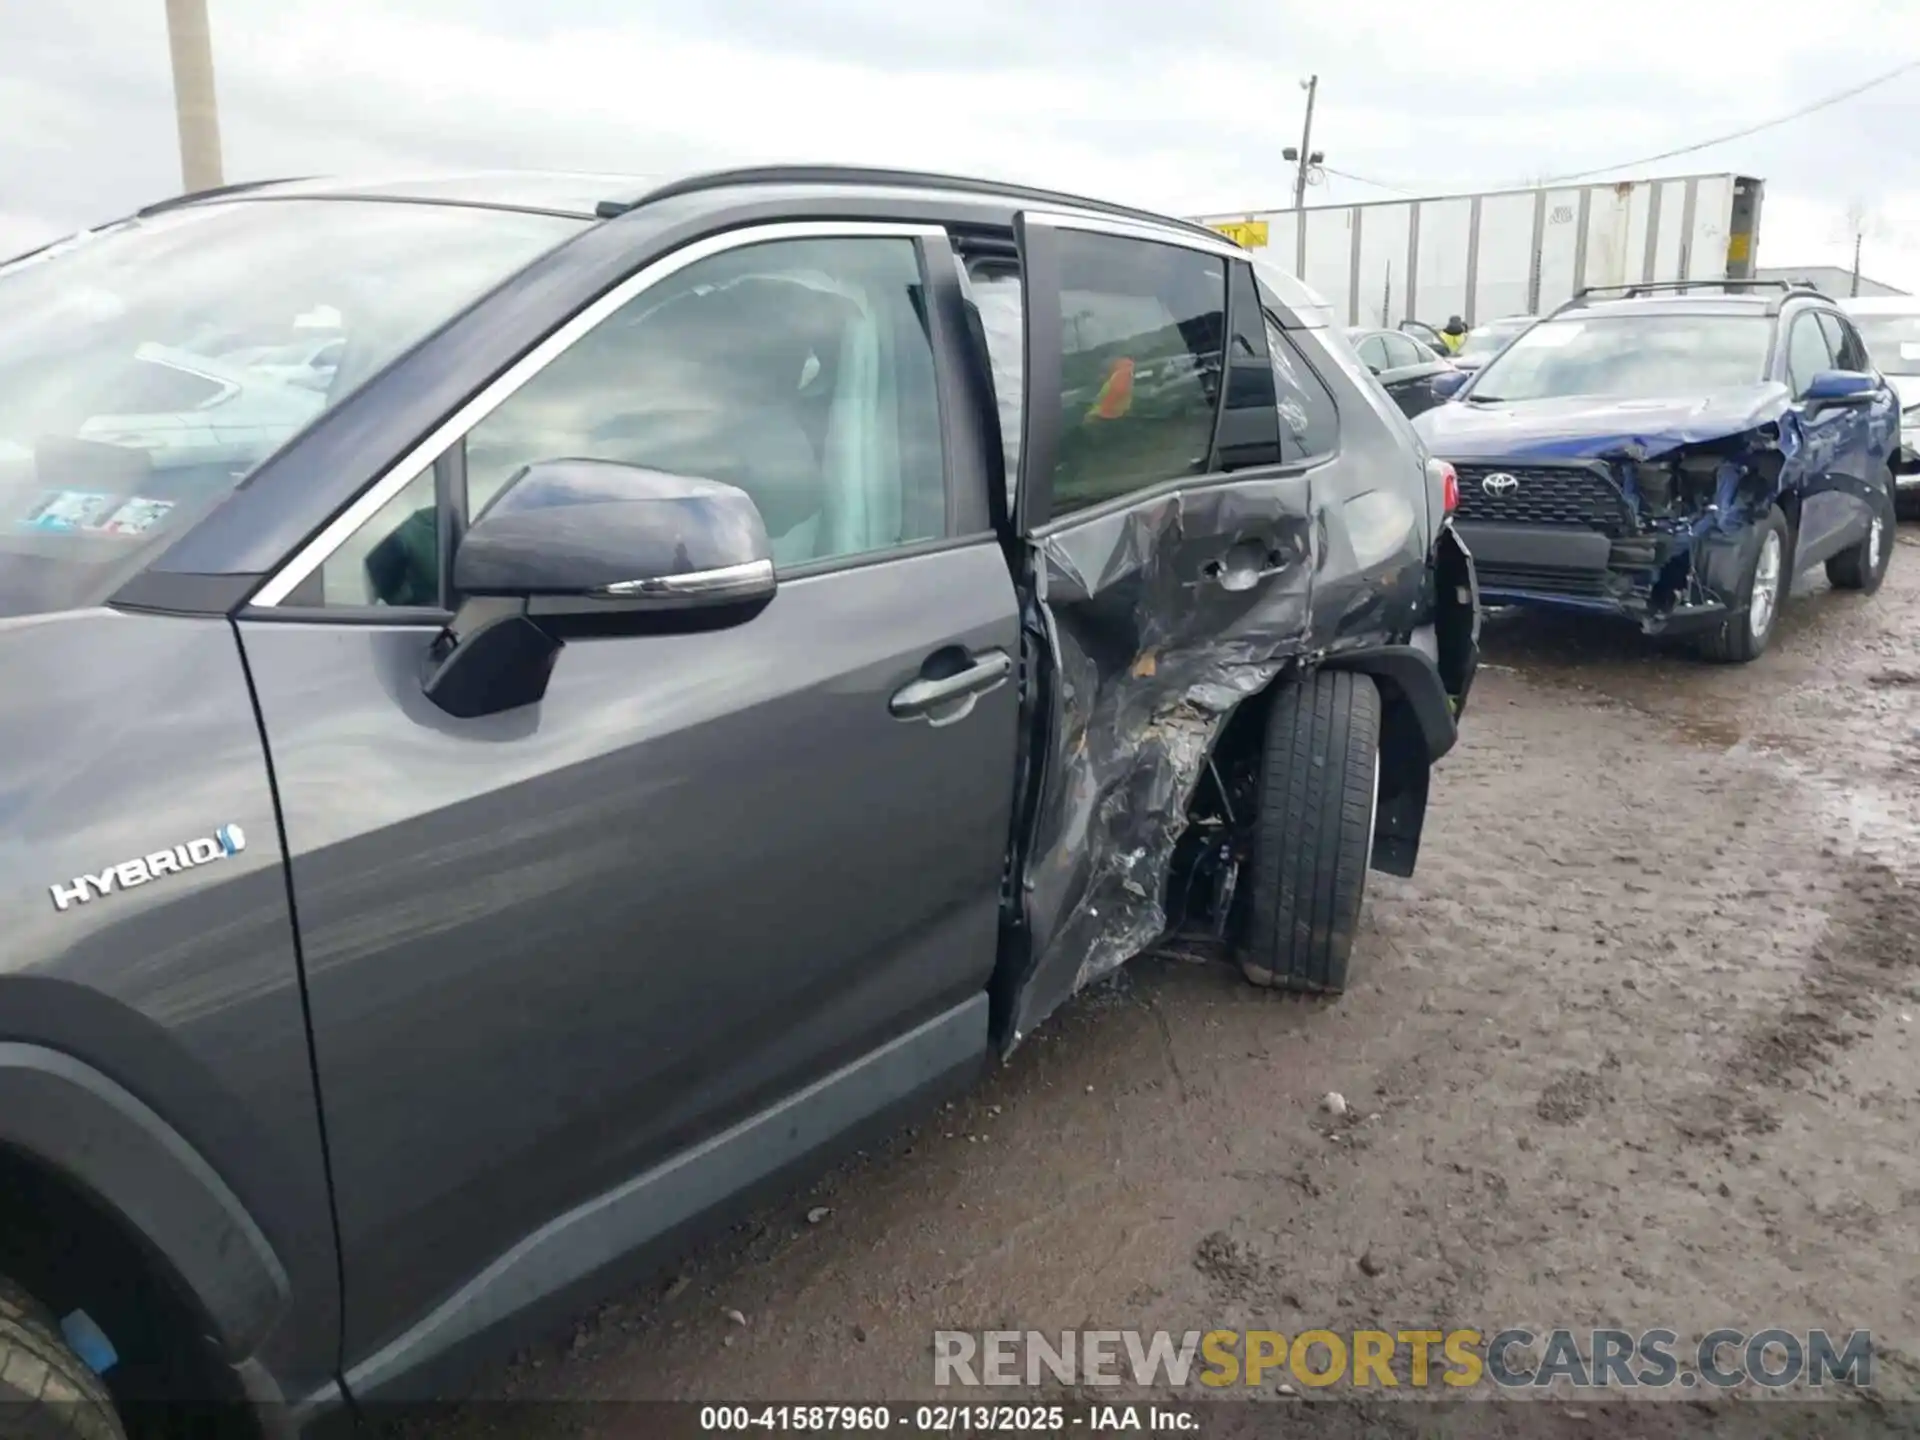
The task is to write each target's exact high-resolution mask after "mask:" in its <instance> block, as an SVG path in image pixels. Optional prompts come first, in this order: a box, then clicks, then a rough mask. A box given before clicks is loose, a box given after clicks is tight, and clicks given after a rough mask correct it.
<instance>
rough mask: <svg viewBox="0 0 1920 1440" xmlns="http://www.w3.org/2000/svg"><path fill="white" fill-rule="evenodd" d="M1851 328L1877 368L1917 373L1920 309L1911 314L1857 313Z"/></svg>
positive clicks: (1891, 372) (1892, 372)
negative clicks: (1859, 338)
mask: <svg viewBox="0 0 1920 1440" xmlns="http://www.w3.org/2000/svg"><path fill="white" fill-rule="evenodd" d="M1853 328H1854V331H1855V333H1856V334H1858V335H1859V336H1860V337H1861V339H1862V343H1863V344H1864V346H1865V348H1866V350H1867V353H1868V354H1869V355H1871V356H1872V357H1873V363H1874V365H1875V366H1876V367H1877V368H1879V369H1881V370H1884V371H1886V372H1887V374H1889V375H1915V374H1920V309H1916V310H1915V311H1914V312H1913V313H1911V314H1885V313H1882V314H1866V315H1856V316H1854V317H1853Z"/></svg>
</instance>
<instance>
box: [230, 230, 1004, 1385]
mask: <svg viewBox="0 0 1920 1440" xmlns="http://www.w3.org/2000/svg"><path fill="white" fill-rule="evenodd" d="M929 246H938V247H942V249H943V250H944V246H945V240H944V237H943V236H941V235H940V234H939V232H937V231H930V230H928V229H926V228H925V227H912V226H894V225H879V224H863V223H846V224H841V223H838V222H834V223H827V222H816V223H799V224H787V225H761V226H757V227H753V228H748V229H744V230H736V231H730V232H727V233H726V234H723V235H721V236H719V237H717V238H714V239H710V240H707V241H702V242H699V243H697V244H695V245H692V246H689V247H686V248H685V249H683V250H681V251H678V252H675V253H673V254H671V255H669V256H667V257H666V258H665V259H661V260H657V261H655V262H654V263H653V264H651V265H649V266H648V267H647V268H646V269H644V270H642V271H641V272H639V273H637V274H635V275H633V276H631V277H630V278H629V279H628V280H627V281H626V282H625V283H624V284H622V285H620V286H619V287H617V288H616V289H615V290H614V291H613V292H612V293H611V294H609V295H607V296H605V297H603V298H602V299H601V300H600V301H597V302H596V303H595V304H594V305H592V306H590V307H589V308H588V310H586V311H585V312H583V313H582V314H580V315H577V316H574V317H572V318H571V319H567V320H566V323H565V324H564V325H563V326H562V328H561V329H559V330H558V331H557V332H556V333H555V334H554V335H553V336H552V337H551V338H550V339H549V341H548V342H547V343H546V345H545V346H544V347H541V348H538V349H536V350H535V351H534V352H533V353H532V354H531V355H529V356H528V357H527V358H526V359H525V360H523V361H522V362H521V363H520V364H519V365H517V366H516V367H515V368H514V369H511V370H509V371H508V372H506V374H505V375H504V376H502V377H501V378H500V379H499V380H498V381H496V382H495V383H494V384H493V385H491V386H489V387H487V388H486V389H483V390H481V392H480V393H479V395H478V396H477V398H476V399H475V400H474V401H473V402H472V403H470V404H469V405H468V406H467V407H466V408H464V409H463V410H461V411H460V412H458V413H456V414H455V415H454V416H452V417H450V418H449V419H448V421H447V422H446V423H445V424H444V425H443V426H442V427H441V428H440V430H439V431H437V432H435V433H434V434H433V435H431V436H429V437H428V439H427V440H426V441H424V442H422V444H421V445H420V447H419V448H418V449H417V450H416V451H415V452H414V453H413V454H411V455H409V456H407V457H404V458H402V459H401V460H399V461H398V462H396V464H395V465H394V467H393V468H392V470H391V471H390V472H389V474H388V476H387V477H386V478H385V479H383V480H381V481H379V482H376V484H375V486H374V489H373V491H371V492H369V494H368V496H366V497H364V498H363V501H362V502H361V505H360V509H361V511H362V512H366V511H371V514H370V518H368V519H367V520H366V521H365V523H364V524H363V525H361V527H360V529H359V530H358V531H357V532H356V533H355V534H353V535H352V536H351V537H350V538H349V539H348V540H347V541H346V542H345V543H343V544H341V545H339V547H338V548H337V549H334V550H332V551H331V552H330V553H327V554H326V555H325V558H324V560H322V561H321V563H319V564H318V566H317V568H313V569H312V571H311V574H308V575H304V576H302V575H298V574H296V573H289V574H288V575H287V576H286V580H287V581H288V582H290V583H291V589H290V592H289V593H288V595H287V599H286V601H285V602H284V603H281V604H277V605H274V606H273V607H271V608H262V607H257V608H256V609H255V610H254V611H252V612H250V613H249V614H247V615H246V616H245V617H243V619H242V620H241V623H240V630H241V634H242V637H243V640H244V644H245V650H246V656H247V662H248V665H249V668H250V671H251V674H252V677H253V681H254V685H255V689H256V692H257V695H258V702H259V706H260V711H261V716H262V720H263V724H264V728H265V731H266V734H267V736H268V738H269V743H270V749H271V755H272V763H273V774H274V778H275V780H276V783H277V786H278V793H279V798H280V802H281V805H282V809H283V814H284V824H285V831H286V848H287V853H288V855H289V857H290V860H291V873H292V888H293V893H294V897H295V901H296V904H297V906H298V915H299V924H300V934H301V939H302V943H303V946H304V960H305V967H306V976H307V987H308V1001H309V1006H310V1012H311V1022H312V1028H313V1040H314V1047H315V1055H316V1064H317V1067H318V1072H319V1080H320V1088H321V1092H322V1095H323V1103H324V1109H325V1119H326V1129H327V1141H328V1145H329V1153H330V1156H331V1163H332V1174H333V1181H334V1189H335V1196H336V1201H337V1205H338V1214H339V1229H340V1238H341V1247H342V1256H343V1265H344V1271H345V1277H346V1286H347V1289H348V1291H349V1297H350V1298H349V1299H348V1300H347V1302H346V1322H345V1355H346V1360H345V1364H346V1367H347V1373H348V1377H349V1381H350V1383H351V1384H353V1385H354V1387H355V1389H356V1392H357V1393H365V1392H369V1391H374V1392H378V1391H380V1390H381V1387H383V1386H387V1387H393V1386H396V1385H397V1386H399V1387H400V1388H399V1389H398V1390H394V1389H391V1388H390V1389H389V1390H388V1391H387V1392H386V1393H399V1394H404V1393H407V1392H406V1390H405V1377H406V1376H407V1375H408V1374H409V1373H410V1367H412V1366H414V1365H415V1364H416V1362H422V1363H424V1362H425V1361H428V1360H430V1359H432V1358H435V1357H438V1356H440V1355H443V1354H445V1353H446V1352H447V1351H448V1350H449V1349H450V1348H451V1347H453V1346H456V1345H459V1344H463V1343H465V1342H466V1341H468V1340H470V1339H472V1338H474V1337H475V1336H477V1335H482V1334H484V1333H485V1332H487V1330H488V1328H489V1327H491V1326H495V1325H501V1324H505V1323H508V1322H509V1321H510V1320H511V1318H512V1317H513V1316H514V1315H516V1314H518V1313H522V1312H523V1307H525V1306H527V1305H529V1304H535V1303H538V1302H544V1301H554V1300H557V1299H564V1298H566V1296H568V1295H571V1294H572V1293H573V1292H572V1291H571V1290H570V1289H568V1287H572V1286H575V1285H577V1284H584V1283H585V1282H587V1281H588V1280H590V1279H591V1278H592V1277H594V1276H596V1275H601V1274H603V1273H604V1267H606V1266H607V1265H609V1264H611V1263H612V1262H613V1261H614V1260H615V1259H616V1258H618V1257H620V1256H622V1255H625V1254H628V1253H630V1252H631V1251H632V1249H633V1247H634V1246H636V1245H639V1244H641V1243H643V1242H645V1241H648V1240H651V1239H654V1238H656V1237H658V1236H660V1235H661V1234H663V1233H666V1232H668V1231H672V1230H674V1229H675V1228H676V1227H677V1226H680V1225H681V1224H682V1223H683V1222H686V1221H688V1220H690V1219H691V1218H692V1217H694V1216H695V1215H697V1214H698V1213H700V1212H701V1211H702V1210H703V1209H704V1208H705V1207H707V1206H708V1205H709V1204H711V1203H712V1202H713V1201H715V1200H718V1199H721V1198H724V1197H725V1196H726V1195H727V1194H728V1193H729V1192H731V1191H734V1190H736V1189H737V1188H739V1187H741V1186H744V1185H747V1184H749V1183H751V1182H754V1181H755V1180H757V1179H760V1178H763V1177H764V1176H765V1175H767V1174H768V1173H771V1171H772V1170H773V1169H775V1168H777V1167H778V1166H779V1165H781V1164H783V1163H785V1162H786V1161H788V1160H791V1159H793V1158H795V1156H796V1155H798V1154H799V1153H801V1152H803V1151H805V1150H806V1149H808V1148H809V1147H811V1146H812V1145H815V1144H817V1143H818V1142H820V1141H822V1140H824V1139H826V1138H827V1137H829V1136H830V1135H831V1134H832V1133H834V1132H835V1131H836V1130H838V1129H840V1128H841V1127H843V1126H845V1125H848V1124H852V1123H854V1122H856V1121H859V1120H861V1119H862V1118H870V1117H872V1116H874V1115H878V1114H881V1113H883V1112H885V1111H886V1109H887V1107H888V1106H890V1105H892V1104H894V1103H896V1102H899V1101H901V1100H902V1099H903V1097H905V1096H907V1095H909V1094H910V1093H912V1092H913V1091H914V1090H915V1089H916V1087H919V1086H922V1085H923V1084H927V1083H931V1082H933V1081H935V1080H937V1079H940V1078H942V1077H943V1076H946V1075H947V1074H948V1072H952V1073H953V1074H959V1073H962V1072H965V1071H967V1070H968V1069H969V1067H971V1066H973V1065H975V1064H977V1063H978V1061H979V1059H980V1058H981V1057H982V1056H984V1054H985V1051H986V1043H987V1042H986V1035H987V1017H986V1003H985V997H984V990H985V986H986V984H987V980H988V977H989V975H990V973H991V971H992V968H993V964H994V958H995V947H996V937H997V932H998V924H999V908H1000V887H1001V882H1002V870H1003V865H1004V861H1005V851H1006V839H1007V834H1008V829H1009V825H1010V818H1011V806H1012V795H1013V781H1014V764H1015V751H1016V724H1017V699H1016V695H1015V690H1014V686H1013V685H1012V684H1011V683H1008V677H1009V676H1010V674H1011V672H1012V670H1013V668H1014V657H1016V656H1017V655H1018V653H1019V652H1018V645H1019V635H1018V621H1017V607H1016V601H1015V592H1014V588H1013V584H1012V581H1011V577H1010V575H1009V572H1008V569H1007V565H1006V561H1005V557H1004V555H1003V552H1002V550H1001V549H1000V546H999V543H998V541H997V539H996V538H995V536H994V535H993V534H992V533H991V531H990V528H989V520H988V515H989V512H988V508H987V499H986V493H985V479H984V471H983V469H982V462H981V460H980V455H979V453H978V447H977V446H971V447H970V446H969V445H968V444H961V443H959V440H958V439H957V438H956V437H962V438H965V437H964V436H963V432H962V431H961V429H960V428H959V427H960V426H961V425H962V424H963V423H970V422H966V421H963V418H962V416H961V414H960V413H959V412H958V410H957V409H956V408H955V407H953V406H951V405H949V404H947V402H946V401H945V400H944V399H943V398H942V393H941V376H942V374H943V373H944V371H943V370H941V369H940V368H939V367H938V366H937V364H936V356H937V354H939V353H940V352H941V351H942V349H943V347H946V346H948V345H950V344H951V343H952V335H951V333H950V332H951V329H952V317H951V315H949V316H947V318H944V319H943V318H942V309H941V306H940V305H939V304H936V303H933V300H934V298H935V294H936V292H937V291H938V290H939V289H940V286H941V285H942V284H944V289H945V293H948V294H950V295H952V296H955V297H957V291H958V287H957V282H956V281H955V280H954V278H953V276H952V274H951V271H952V261H951V256H950V255H948V256H947V258H946V268H945V271H944V272H941V273H942V274H943V275H944V281H941V280H940V279H939V277H938V276H936V279H935V281H934V282H930V281H929V278H928V270H927V264H926V261H927V255H928V247H929ZM954 303H955V304H957V298H956V299H955V301H954ZM555 318H556V321H560V320H561V319H562V318H563V317H559V316H556V317H555ZM558 457H570V458H585V459H599V460H613V461H619V462H623V463H628V464H638V465H649V466H651V467H653V468H656V469H665V470H671V471H677V472H679V473H686V474H697V475H703V476H705V477H706V478H709V479H719V480H724V481H726V482H728V483H730V484H734V485H736V486H738V487H739V488H741V489H742V490H745V491H746V492H747V493H748V495H750V496H751V497H752V498H753V499H754V501H755V502H756V504H757V505H758V507H759V509H760V511H761V514H762V516H763V518H764V520H765V523H766V526H767V530H768V532H769V534H770V536H771V537H772V540H773V545H774V552H775V561H776V568H777V572H778V580H779V586H778V591H777V594H776V595H775V597H774V599H773V600H772V601H771V602H770V603H769V604H768V605H767V606H766V608H765V609H764V610H762V611H760V612H759V613H758V614H757V615H755V616H754V617H753V618H751V619H749V620H746V621H745V622H744V623H738V624H735V625H732V626H731V627H730V628H720V629H710V630H707V631H704V632H698V631H688V632H686V633H665V634H646V635H627V636H608V637H606V638H599V639H592V638H588V639H573V640H569V641H568V642H567V643H566V644H565V645H564V646H563V647H562V649H561V651H560V653H559V655H558V659H557V661H556V663H555V665H554V668H553V671H552V675H551V679H550V682H549V685H548V688H547V691H546V694H545V697H544V698H543V699H542V700H540V701H539V702H538V703H536V704H533V705H528V706H524V707H522V708H520V709H517V710H510V711H507V712H505V713H503V714H498V715H494V716H490V717H486V718H482V719H472V720H460V719H455V718H453V717H451V716H449V715H448V714H446V713H444V712H442V711H441V710H439V709H438V708H436V706H435V705H434V704H433V703H431V702H430V701H429V700H427V698H426V697H425V696H424V694H423V693H422V688H421V675H422V667H423V665H424V663H425V661H426V659H427V655H428V652H429V650H430V649H431V648H432V647H433V646H434V644H435V640H436V636H437V635H438V634H439V633H440V630H441V627H442V626H443V625H444V624H445V623H446V621H447V619H448V614H449V612H450V610H451V609H452V608H453V607H455V606H458V605H459V604H460V597H459V596H458V595H454V594H451V593H449V591H450V582H449V579H448V567H447V558H446V557H447V555H448V552H449V550H450V548H451V545H452V543H453V541H454V539H455V538H457V535H458V534H459V532H460V531H461V529H462V528H463V527H464V526H465V524H466V523H467V522H468V517H469V516H470V515H473V514H477V513H479V512H480V511H481V510H482V509H483V508H484V506H485V505H486V503H487V502H488V500H489V499H490V498H491V497H493V496H495V495H497V494H499V493H501V492H502V490H503V489H504V487H505V486H506V485H507V484H508V483H509V481H510V480H511V478H512V477H513V476H514V475H515V474H516V473H517V472H518V470H519V468H520V467H522V466H524V465H527V464H530V463H533V462H536V461H539V460H543V459H552V458H558ZM350 513H351V512H350ZM436 537H438V539H437V541H436ZM322 538H323V540H324V538H325V537H324V535H323V537H322ZM303 557H304V558H300V557H297V559H296V565H299V564H307V563H309V562H310V561H311V559H312V557H311V556H310V555H307V554H306V552H303ZM287 588H288V586H287V585H284V584H283V585H279V586H274V585H270V586H269V587H268V589H269V591H272V590H275V589H287ZM956 680H957V681H958V682H959V683H958V684H957V685H956V684H954V683H953V682H955V681H956ZM928 681H936V682H941V683H940V684H937V685H934V686H931V687H930V686H929V685H928V684H927V683H925V682H928ZM930 691H938V692H940V693H941V694H944V695H945V699H944V700H942V699H941V698H940V694H930V693H929V692H930Z"/></svg>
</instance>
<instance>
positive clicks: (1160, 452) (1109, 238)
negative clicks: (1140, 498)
mask: <svg viewBox="0 0 1920 1440" xmlns="http://www.w3.org/2000/svg"><path fill="white" fill-rule="evenodd" d="M1059 247H1060V274H1061V296H1060V310H1061V374H1060V405H1061V417H1060V421H1061V424H1060V443H1059V453H1058V458H1057V460H1056V462H1055V465H1054V473H1053V506H1052V513H1053V514H1054V515H1055V516H1060V515H1066V514H1070V513H1072V512H1073V511H1076V510H1084V509H1086V508H1087V507H1089V506H1092V505H1099V504H1103V503H1105V502H1106V501H1109V500H1114V499H1117V498H1119V497H1121V496H1123V495H1127V494H1129V493H1131V492H1133V491H1135V490H1141V489H1145V488H1147V487H1149V486H1152V485H1158V484H1161V483H1162V482H1164V481H1168V480H1177V479H1180V478H1182V477H1184V476H1190V475H1198V474H1201V473H1203V472H1204V471H1205V470H1206V467H1207V457H1208V454H1209V452H1210V450H1211V449H1212V445H1213V433H1214V417H1215V415H1216V414H1217V412H1218V410H1219V405H1220V391H1221V377H1222V371H1223V368H1224V364H1223V360H1224V351H1225V337H1226V299H1227V262H1226V261H1225V260H1224V259H1223V258H1221V257H1220V256H1217V255H1212V254H1208V253H1205V252H1202V251H1196V250H1188V249H1186V248H1184V247H1182V246H1179V245H1168V244H1161V243H1158V242H1155V241H1148V240H1133V239H1127V238H1122V237H1119V236H1114V235H1103V234H1092V233H1088V232H1083V231H1077V230H1065V231H1062V232H1061V233H1060V237H1059Z"/></svg>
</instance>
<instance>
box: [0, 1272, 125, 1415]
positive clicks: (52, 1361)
mask: <svg viewBox="0 0 1920 1440" xmlns="http://www.w3.org/2000/svg"><path fill="white" fill-rule="evenodd" d="M125 1436H126V1431H125V1430H124V1429H122V1428H121V1424H120V1417H119V1415H118V1414H117V1413H116V1412H115V1410H114V1407H113V1400H112V1398H111V1397H110V1396H109V1395H108V1394H107V1387H106V1385H105V1384H104V1383H102V1381H101V1379H100V1377H99V1376H98V1375H95V1374H94V1373H93V1371H92V1370H90V1369H88V1368H87V1365H86V1362H85V1361H83V1360H81V1358H80V1357H79V1356H78V1355H76V1354H74V1353H73V1348H72V1347H71V1346H70V1345H68V1344H67V1342H66V1340H65V1338H64V1337H63V1336H62V1335H61V1333H60V1327H59V1326H58V1325H56V1324H55V1323H54V1319H53V1316H52V1315H50V1314H48V1313H47V1310H46V1308H45V1307H44V1306H42V1305H41V1304H40V1303H39V1302H38V1301H36V1300H34V1299H33V1297H32V1296H30V1295H28V1294H27V1293H26V1291H24V1290H22V1289H20V1288H19V1287H18V1286H17V1285H15V1284H14V1283H13V1282H12V1281H10V1280H7V1279H6V1278H4V1277H0V1440H125Z"/></svg>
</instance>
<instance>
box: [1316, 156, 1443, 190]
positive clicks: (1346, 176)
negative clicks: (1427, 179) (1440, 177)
mask: <svg viewBox="0 0 1920 1440" xmlns="http://www.w3.org/2000/svg"><path fill="white" fill-rule="evenodd" d="M1320 168H1321V169H1322V170H1324V171H1326V172H1327V173H1328V174H1329V175H1338V176H1339V177H1340V178H1341V179H1342V180H1356V181H1358V182H1359V183H1360V184H1362V185H1371V186H1373V188H1374V189H1376V190H1391V191H1392V192H1393V193H1394V194H1396V195H1410V196H1419V195H1422V194H1424V193H1426V192H1424V191H1420V190H1409V189H1407V188H1406V187H1405V186H1404V185H1389V184H1388V183H1387V182H1386V181H1384V180H1370V179H1368V178H1367V177H1366V176H1365V175H1356V174H1354V173H1353V172H1352V171H1351V170H1336V169H1335V168H1334V167H1333V166H1331V165H1327V164H1324V163H1323V164H1322V165H1321V166H1320Z"/></svg>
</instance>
